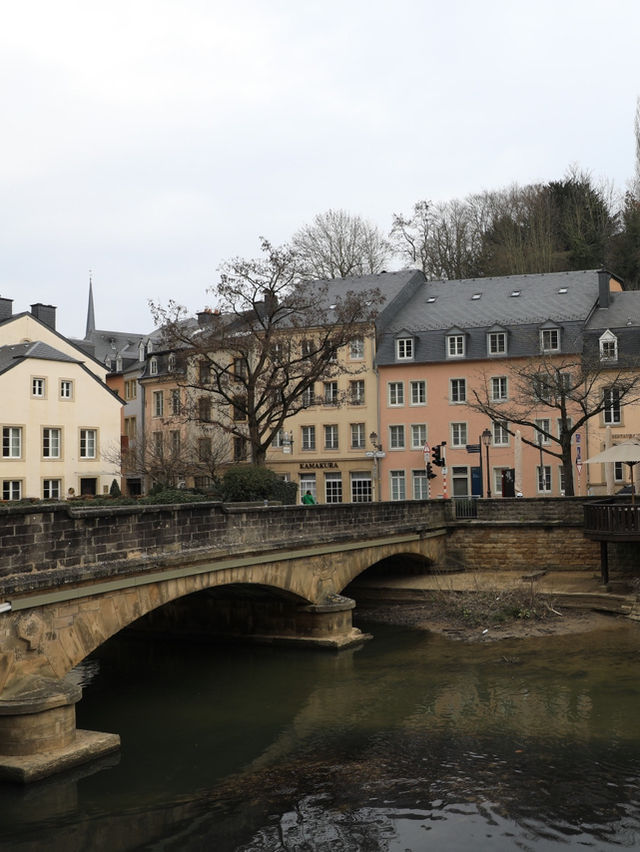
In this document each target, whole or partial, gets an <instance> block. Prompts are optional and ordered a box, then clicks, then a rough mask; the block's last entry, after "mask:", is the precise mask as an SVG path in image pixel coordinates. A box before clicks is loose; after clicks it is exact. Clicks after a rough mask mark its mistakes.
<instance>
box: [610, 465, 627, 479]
mask: <svg viewBox="0 0 640 852" xmlns="http://www.w3.org/2000/svg"><path fill="white" fill-rule="evenodd" d="M613 478H614V480H615V481H616V482H624V481H625V475H624V463H623V462H614V465H613Z"/></svg>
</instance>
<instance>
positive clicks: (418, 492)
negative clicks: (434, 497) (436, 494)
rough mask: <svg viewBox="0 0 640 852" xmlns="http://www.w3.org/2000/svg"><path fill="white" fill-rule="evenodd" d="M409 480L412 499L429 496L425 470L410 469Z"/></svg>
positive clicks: (424, 498)
mask: <svg viewBox="0 0 640 852" xmlns="http://www.w3.org/2000/svg"><path fill="white" fill-rule="evenodd" d="M411 480H412V483H413V499H414V500H426V499H427V498H428V497H429V487H428V484H427V472H426V470H412V471H411Z"/></svg>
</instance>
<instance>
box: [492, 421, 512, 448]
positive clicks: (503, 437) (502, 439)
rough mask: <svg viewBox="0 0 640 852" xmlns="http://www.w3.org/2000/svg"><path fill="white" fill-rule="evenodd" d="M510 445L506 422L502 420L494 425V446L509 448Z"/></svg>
mask: <svg viewBox="0 0 640 852" xmlns="http://www.w3.org/2000/svg"><path fill="white" fill-rule="evenodd" d="M508 445H509V433H508V432H507V424H506V421H504V420H500V421H499V422H496V421H494V423H493V446H494V447H507V446H508Z"/></svg>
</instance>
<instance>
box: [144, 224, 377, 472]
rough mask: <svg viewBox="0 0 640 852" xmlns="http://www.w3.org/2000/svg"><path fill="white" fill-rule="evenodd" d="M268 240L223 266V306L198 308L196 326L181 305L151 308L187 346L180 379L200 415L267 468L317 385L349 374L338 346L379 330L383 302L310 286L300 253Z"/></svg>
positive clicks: (168, 337) (372, 294)
mask: <svg viewBox="0 0 640 852" xmlns="http://www.w3.org/2000/svg"><path fill="white" fill-rule="evenodd" d="M261 245H262V251H263V254H264V257H262V258H259V259H253V260H245V259H242V258H235V259H233V260H231V261H228V262H227V263H225V264H223V266H222V267H221V274H220V281H219V283H218V285H217V287H216V288H215V289H214V290H213V291H212V292H213V295H214V297H215V299H216V302H217V306H218V307H217V309H216V310H215V311H206V312H203V313H201V314H199V324H198V325H197V326H194V324H193V323H190V322H188V321H187V320H186V310H185V309H184V308H183V307H181V306H180V305H177V304H176V303H175V302H171V303H170V304H169V306H168V307H166V308H164V307H161V306H159V305H153V304H152V305H151V307H152V312H153V315H154V318H155V320H156V322H157V323H158V324H159V325H161V326H162V327H163V330H164V337H165V342H166V345H167V347H168V348H170V349H173V350H174V351H176V352H177V353H179V357H178V358H176V365H177V367H176V380H177V381H178V384H180V385H181V386H183V387H186V388H187V389H188V391H189V394H190V397H191V398H192V399H193V400H194V401H195V403H196V404H197V407H198V411H197V412H195V406H194V407H193V408H192V409H191V416H192V417H193V419H197V420H200V421H201V422H203V421H204V422H208V423H211V424H213V425H215V426H216V427H217V428H219V429H221V430H222V431H224V432H226V433H227V434H228V435H229V436H232V437H233V438H234V440H235V444H236V446H240V447H242V446H243V445H244V444H245V443H246V445H247V446H248V449H249V455H250V459H251V460H252V461H253V463H254V464H259V465H262V464H264V463H265V457H266V452H267V449H268V448H269V446H270V445H271V444H272V442H273V441H274V439H275V438H276V436H277V435H278V433H279V432H280V430H281V429H282V428H283V426H284V422H285V420H286V418H287V417H290V416H292V415H293V414H296V413H297V412H298V411H300V410H302V409H303V408H305V407H307V406H308V405H309V404H311V403H310V399H309V394H310V393H312V392H313V388H314V385H315V383H316V382H317V381H320V380H326V379H328V378H330V377H332V376H336V375H338V374H344V373H345V372H348V371H349V370H348V368H347V367H346V366H345V364H340V363H339V360H338V350H340V348H341V347H343V346H345V345H347V344H348V343H349V342H350V341H352V340H353V339H354V338H356V337H364V336H366V335H370V334H372V333H373V329H372V326H371V325H370V323H371V321H372V320H373V318H374V317H375V315H376V313H377V309H378V306H379V304H380V303H381V301H382V297H381V294H380V292H379V291H378V290H366V291H361V292H358V293H355V292H353V291H348V290H346V289H345V290H344V291H343V292H338V290H339V288H336V287H335V286H333V287H332V289H331V291H330V290H329V285H328V284H327V283H326V282H314V283H313V284H310V283H309V282H307V281H306V280H304V279H303V277H302V275H301V273H300V268H299V265H298V259H297V255H296V253H295V252H294V251H293V250H291V249H290V248H288V247H284V248H275V247H274V246H272V245H271V244H270V243H269V242H268V241H267V240H264V239H263V240H262V242H261ZM354 372H357V370H355V369H354ZM235 455H236V458H238V453H236V454H235Z"/></svg>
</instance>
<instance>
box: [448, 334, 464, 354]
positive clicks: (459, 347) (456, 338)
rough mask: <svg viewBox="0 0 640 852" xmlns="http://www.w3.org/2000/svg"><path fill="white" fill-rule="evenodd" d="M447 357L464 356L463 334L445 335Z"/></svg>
mask: <svg viewBox="0 0 640 852" xmlns="http://www.w3.org/2000/svg"><path fill="white" fill-rule="evenodd" d="M447 357H448V358H463V357H464V334H449V335H448V336H447Z"/></svg>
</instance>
